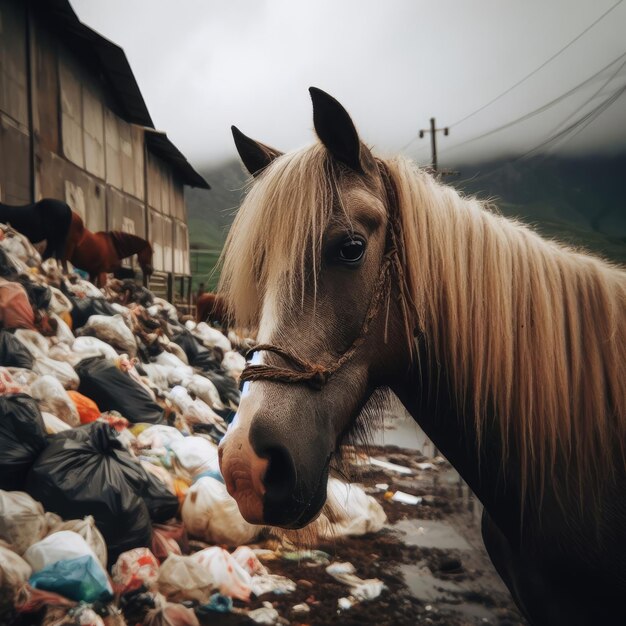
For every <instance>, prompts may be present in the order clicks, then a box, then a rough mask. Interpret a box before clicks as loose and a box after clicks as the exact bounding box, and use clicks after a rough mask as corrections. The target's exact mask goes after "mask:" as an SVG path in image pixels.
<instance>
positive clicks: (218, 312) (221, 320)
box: [196, 293, 228, 329]
mask: <svg viewBox="0 0 626 626" xmlns="http://www.w3.org/2000/svg"><path fill="white" fill-rule="evenodd" d="M196 321H197V322H209V323H212V322H217V323H218V324H219V325H220V326H222V328H224V329H225V328H226V326H227V325H228V311H227V309H226V303H225V302H224V299H223V298H222V297H221V296H220V295H219V294H216V293H203V294H202V295H201V296H199V298H198V300H197V302H196Z"/></svg>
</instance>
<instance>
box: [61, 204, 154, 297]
mask: <svg viewBox="0 0 626 626" xmlns="http://www.w3.org/2000/svg"><path fill="white" fill-rule="evenodd" d="M133 254H136V255H137V260H138V262H139V265H140V267H141V270H142V271H143V273H144V276H150V275H151V274H152V272H153V267H152V246H151V245H150V243H149V242H148V241H146V240H145V239H142V238H141V237H137V236H136V235H130V234H128V233H124V232H122V231H118V230H112V231H99V232H96V233H92V232H91V231H90V230H88V229H87V228H86V227H85V225H84V223H83V220H82V218H81V217H80V215H78V214H77V213H74V212H73V211H72V217H71V225H70V228H69V234H68V236H67V243H66V247H65V251H64V254H63V260H64V261H69V262H70V263H71V264H72V265H74V266H75V267H77V268H79V269H81V270H83V271H85V272H89V278H90V280H91V281H92V282H94V283H95V284H98V285H99V286H103V285H104V283H105V282H106V274H107V273H109V272H114V271H116V270H118V269H119V268H120V267H121V261H122V259H125V258H128V257H130V256H132V255H133Z"/></svg>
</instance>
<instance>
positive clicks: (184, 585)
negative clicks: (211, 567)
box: [159, 554, 213, 603]
mask: <svg viewBox="0 0 626 626" xmlns="http://www.w3.org/2000/svg"><path fill="white" fill-rule="evenodd" d="M212 589H213V579H212V578H211V573H210V572H209V571H208V570H207V569H206V568H204V567H203V566H202V565H201V564H200V563H198V562H197V561H194V560H193V559H192V558H191V557H189V556H180V555H178V554H170V555H169V556H168V557H167V559H165V561H163V563H162V564H161V568H160V569H159V591H160V592H161V593H162V594H163V595H164V596H166V597H167V598H168V599H170V600H174V601H177V602H178V601H181V600H198V601H199V602H201V603H205V602H207V601H208V599H209V596H210V595H211V591H212Z"/></svg>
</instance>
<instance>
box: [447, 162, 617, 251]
mask: <svg viewBox="0 0 626 626" xmlns="http://www.w3.org/2000/svg"><path fill="white" fill-rule="evenodd" d="M458 169H459V171H460V173H461V175H460V177H459V179H458V180H451V181H449V182H451V184H453V185H455V186H456V187H458V188H459V189H462V190H463V191H464V192H466V193H469V194H472V195H477V196H478V197H480V198H484V199H487V198H488V199H491V200H492V201H493V203H494V204H495V205H496V206H497V207H498V209H499V210H500V211H501V212H502V213H503V214H504V215H507V216H509V217H516V218H518V219H520V220H522V221H524V222H527V223H530V224H532V225H534V226H535V227H536V228H537V230H539V231H540V232H541V233H543V234H544V235H546V236H548V237H552V238H555V239H557V240H559V241H562V242H564V243H567V244H570V245H574V246H579V247H584V248H587V249H589V250H591V251H594V252H596V253H597V254H600V255H601V256H604V257H606V258H608V259H612V260H614V261H617V262H619V263H626V194H625V192H626V185H625V184H624V172H625V171H626V155H620V156H616V157H610V158H609V157H596V158H594V157H586V158H578V159H563V158H557V157H550V158H545V157H542V156H540V157H536V158H534V159H529V160H525V161H518V162H513V163H511V162H506V161H494V162H489V163H481V164H480V165H468V166H460V167H459V168H458Z"/></svg>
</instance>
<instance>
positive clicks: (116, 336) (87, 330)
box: [79, 314, 137, 358]
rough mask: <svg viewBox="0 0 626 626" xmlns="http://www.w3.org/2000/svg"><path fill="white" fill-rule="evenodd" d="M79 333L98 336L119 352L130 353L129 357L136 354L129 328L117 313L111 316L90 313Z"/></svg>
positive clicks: (135, 346)
mask: <svg viewBox="0 0 626 626" xmlns="http://www.w3.org/2000/svg"><path fill="white" fill-rule="evenodd" d="M79 334H80V335H81V336H85V335H89V336H95V337H98V339H102V341H104V342H105V343H108V344H109V345H111V346H113V347H114V348H115V349H116V350H118V351H119V352H123V353H126V354H128V355H130V357H131V358H132V357H134V356H135V355H136V354H137V343H136V342H135V337H134V335H133V333H132V331H131V330H130V328H128V326H126V323H125V322H124V318H123V317H122V316H121V315H119V314H118V315H113V316H111V317H109V316H108V315H92V316H91V317H90V318H89V319H88V320H87V323H86V324H85V325H84V326H83V327H82V328H81V329H80V331H79Z"/></svg>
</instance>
